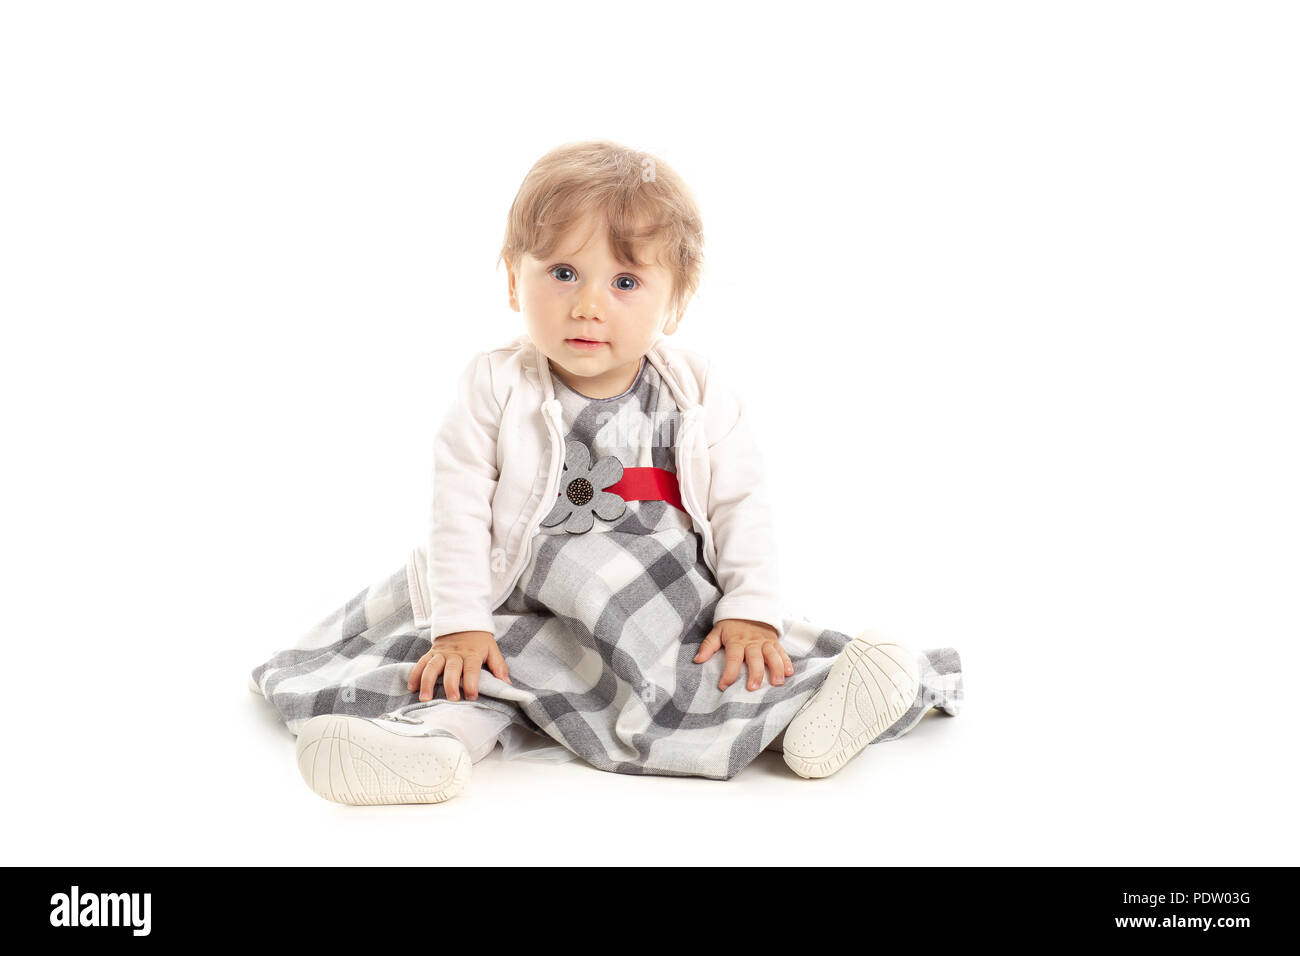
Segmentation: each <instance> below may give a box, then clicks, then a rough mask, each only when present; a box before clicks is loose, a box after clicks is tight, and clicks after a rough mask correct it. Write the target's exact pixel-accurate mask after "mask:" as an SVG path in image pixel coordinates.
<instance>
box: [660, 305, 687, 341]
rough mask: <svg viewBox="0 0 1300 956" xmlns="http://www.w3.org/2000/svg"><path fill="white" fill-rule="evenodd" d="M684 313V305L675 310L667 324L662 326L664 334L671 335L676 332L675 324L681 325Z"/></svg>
mask: <svg viewBox="0 0 1300 956" xmlns="http://www.w3.org/2000/svg"><path fill="white" fill-rule="evenodd" d="M685 315H686V307H685V306H683V307H682V308H681V309H679V310H678V311H677V314H676V315H675V316H673V317H672V318H670V319H669V320H668V324H667V325H665V326H664V335H672V334H673V333H674V332H676V331H677V326H679V325H681V322H682V319H683V317H685Z"/></svg>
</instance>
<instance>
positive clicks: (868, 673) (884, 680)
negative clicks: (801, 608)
mask: <svg viewBox="0 0 1300 956" xmlns="http://www.w3.org/2000/svg"><path fill="white" fill-rule="evenodd" d="M920 686H921V678H920V673H919V671H918V668H917V663H916V661H915V660H914V659H913V655H912V652H911V651H909V650H907V649H906V648H904V647H901V646H899V645H898V644H892V643H879V644H877V643H872V642H871V641H868V640H864V639H863V638H862V637H861V636H859V637H856V638H854V639H853V640H852V641H850V642H849V643H848V645H847V646H845V648H844V651H843V653H841V655H840V658H839V659H838V660H837V661H836V662H835V663H834V664H833V665H831V669H830V673H828V674H827V675H826V682H825V683H824V684H822V686H821V688H820V689H819V690H818V691H817V693H816V694H814V695H813V696H812V697H811V698H810V699H809V701H808V703H807V704H805V705H804V707H803V709H802V710H800V711H799V713H797V714H795V716H794V720H792V721H790V726H789V727H788V728H786V732H785V740H784V741H783V744H782V746H783V748H784V751H785V762H786V764H787V765H788V766H789V767H790V769H791V770H793V771H794V772H795V773H797V774H798V775H799V776H801V777H805V778H813V777H829V776H830V775H831V774H833V773H835V771H837V770H839V769H840V768H841V767H843V766H844V765H845V764H846V763H848V762H849V760H850V759H852V758H853V757H854V756H856V755H857V754H858V753H859V752H861V751H862V749H863V748H864V747H866V746H867V745H868V744H869V743H871V741H873V740H875V739H876V738H877V737H879V736H880V735H881V734H883V733H884V732H885V731H886V730H888V729H889V728H890V727H891V726H892V725H893V724H894V723H895V722H896V721H897V720H898V719H899V718H900V717H902V716H903V715H904V714H905V713H907V711H908V709H909V708H911V706H912V703H913V701H915V700H916V694H917V691H918V690H919V689H920Z"/></svg>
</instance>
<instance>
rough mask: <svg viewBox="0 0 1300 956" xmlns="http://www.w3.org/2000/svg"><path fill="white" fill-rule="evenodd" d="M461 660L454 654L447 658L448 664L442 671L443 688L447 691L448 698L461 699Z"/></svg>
mask: <svg viewBox="0 0 1300 956" xmlns="http://www.w3.org/2000/svg"><path fill="white" fill-rule="evenodd" d="M460 669H461V660H460V658H459V657H458V656H457V655H455V654H453V655H452V656H451V657H449V658H447V666H446V667H445V668H443V671H442V689H443V690H445V691H446V692H447V699H448V700H460Z"/></svg>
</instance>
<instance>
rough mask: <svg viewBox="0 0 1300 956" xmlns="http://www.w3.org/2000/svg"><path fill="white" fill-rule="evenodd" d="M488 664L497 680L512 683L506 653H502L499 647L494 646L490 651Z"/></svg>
mask: <svg viewBox="0 0 1300 956" xmlns="http://www.w3.org/2000/svg"><path fill="white" fill-rule="evenodd" d="M487 666H488V670H490V671H491V672H492V673H493V675H495V676H496V678H497V680H503V681H505V682H506V683H507V684H509V683H510V668H508V667H506V659H505V655H503V654H502V653H501V650H500V649H499V648H496V647H494V648H492V650H490V651H488V657H487Z"/></svg>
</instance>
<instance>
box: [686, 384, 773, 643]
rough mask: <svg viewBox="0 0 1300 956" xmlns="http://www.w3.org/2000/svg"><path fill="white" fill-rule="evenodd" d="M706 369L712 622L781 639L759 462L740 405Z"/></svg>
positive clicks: (769, 522)
mask: <svg viewBox="0 0 1300 956" xmlns="http://www.w3.org/2000/svg"><path fill="white" fill-rule="evenodd" d="M711 368H712V367H711V366H710V371H708V372H706V373H705V380H704V398H703V400H702V402H701V404H702V405H703V406H704V430H705V437H706V441H707V442H708V452H709V471H710V476H709V501H708V519H709V526H710V528H711V529H712V532H713V542H714V547H715V549H716V551H717V570H718V575H717V576H718V587H719V588H720V589H721V590H722V595H723V596H722V599H721V600H720V601H719V602H718V605H717V608H716V610H715V611H714V614H713V623H715V624H716V623H717V622H718V621H721V620H724V619H726V618H741V619H744V620H750V621H762V622H763V623H765V624H770V625H772V627H774V628H776V632H777V636H778V637H780V636H783V635H784V628H783V614H782V604H781V598H780V571H779V566H778V562H777V549H776V540H775V537H776V536H775V532H774V529H773V524H772V515H771V511H770V509H769V507H768V497H767V484H766V479H765V477H764V468H763V457H762V454H761V453H760V451H759V448H758V445H757V443H756V442H755V441H754V437H753V435H752V433H751V431H750V428H749V419H748V417H747V415H746V409H745V404H744V402H742V401H741V399H740V397H739V396H738V395H736V394H735V393H734V392H733V391H731V389H729V388H728V387H727V386H726V385H724V384H723V383H721V382H719V381H718V380H717V377H716V375H714V374H712V371H711Z"/></svg>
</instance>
